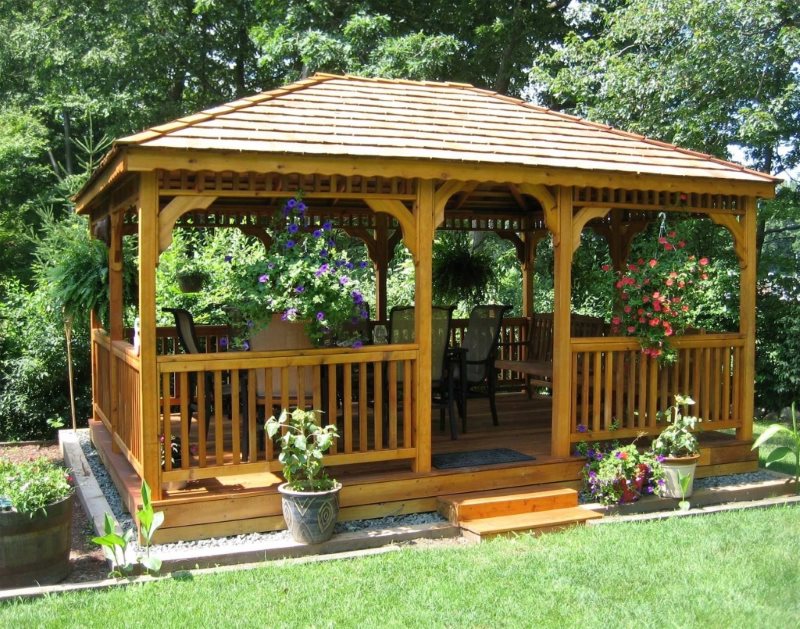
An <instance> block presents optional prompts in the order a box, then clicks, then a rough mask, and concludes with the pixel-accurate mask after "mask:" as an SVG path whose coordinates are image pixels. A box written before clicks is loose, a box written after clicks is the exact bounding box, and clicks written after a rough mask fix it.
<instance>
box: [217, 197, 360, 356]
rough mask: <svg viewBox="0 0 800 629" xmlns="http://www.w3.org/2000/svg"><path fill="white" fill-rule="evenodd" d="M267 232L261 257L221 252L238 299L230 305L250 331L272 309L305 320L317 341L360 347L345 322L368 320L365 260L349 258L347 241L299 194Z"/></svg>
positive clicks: (229, 280) (358, 340)
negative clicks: (264, 253) (312, 212)
mask: <svg viewBox="0 0 800 629" xmlns="http://www.w3.org/2000/svg"><path fill="white" fill-rule="evenodd" d="M270 236H271V238H272V246H271V247H270V250H269V255H268V256H267V258H266V259H264V260H255V261H250V260H239V259H234V258H232V257H231V256H226V261H227V262H228V263H229V264H228V268H227V271H226V275H228V282H229V283H230V284H231V285H232V286H231V288H232V290H231V293H232V294H233V295H236V296H238V298H239V299H238V302H237V303H232V304H229V305H230V306H234V307H235V308H236V309H237V310H239V312H240V313H241V317H242V320H244V321H245V322H247V326H248V327H249V328H251V330H256V329H258V328H259V327H263V326H264V325H266V324H267V323H268V321H269V319H268V316H269V315H270V314H271V313H280V314H281V317H282V318H283V319H284V320H288V321H295V320H300V321H305V322H306V330H307V332H308V335H309V337H310V338H311V339H312V341H314V342H315V343H317V344H321V343H323V342H324V341H326V340H336V341H337V342H339V343H340V344H342V343H347V344H350V345H352V346H353V347H360V346H361V345H362V344H363V339H361V338H359V337H358V335H357V333H355V332H348V330H347V326H348V324H350V325H353V324H357V323H358V322H360V321H362V320H365V319H368V318H369V309H368V307H367V303H366V301H365V299H364V295H363V292H362V290H361V288H360V282H359V280H358V275H359V274H360V273H363V270H364V269H366V268H367V267H368V266H369V264H368V263H367V262H366V261H363V260H362V261H360V262H354V261H352V260H351V259H350V253H349V251H348V248H347V242H348V240H349V239H347V238H345V237H344V236H343V235H342V234H341V233H340V232H339V231H338V230H336V229H334V228H333V224H332V223H331V221H325V222H323V223H321V224H320V223H319V222H318V221H315V220H314V219H312V218H311V217H310V216H309V214H308V207H307V206H306V204H305V203H303V201H302V200H301V199H300V198H299V197H298V198H294V199H289V200H288V201H287V203H286V205H285V206H284V208H283V212H282V213H281V214H280V215H279V216H278V217H277V218H276V219H275V222H274V223H273V225H272V228H271V230H270Z"/></svg>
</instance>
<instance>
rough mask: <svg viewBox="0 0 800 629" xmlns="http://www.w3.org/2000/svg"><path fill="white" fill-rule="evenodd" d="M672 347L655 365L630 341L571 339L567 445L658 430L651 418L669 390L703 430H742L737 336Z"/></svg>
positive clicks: (689, 339) (690, 339) (705, 337)
mask: <svg viewBox="0 0 800 629" xmlns="http://www.w3.org/2000/svg"><path fill="white" fill-rule="evenodd" d="M672 345H673V347H675V349H676V350H677V353H678V359H677V360H676V361H675V362H674V363H673V364H671V365H661V364H660V363H659V362H658V360H656V359H653V358H650V357H648V356H646V355H644V354H643V353H642V352H641V349H640V346H639V343H638V341H637V340H636V339H635V338H634V339H632V338H628V337H602V338H581V339H573V340H572V343H571V347H572V412H571V418H570V419H571V430H570V432H571V438H572V440H573V441H580V440H584V439H613V438H617V437H619V438H623V437H633V436H636V435H638V434H641V433H645V434H648V435H655V434H657V433H658V432H660V431H661V429H662V428H663V424H658V425H657V424H656V421H657V413H658V412H659V411H663V410H666V409H667V408H668V407H669V406H671V405H672V404H674V395H675V394H676V393H680V394H682V395H689V396H691V397H692V398H693V399H694V400H695V402H696V404H695V406H694V407H693V408H691V409H690V413H691V414H693V415H697V416H698V417H701V418H702V419H703V421H702V423H701V424H700V428H701V429H702V430H718V429H722V428H738V427H741V426H742V420H743V418H742V416H741V410H740V409H741V408H742V406H741V404H742V395H743V387H742V382H741V368H740V365H741V360H742V350H743V347H744V337H743V336H741V335H739V334H702V335H696V336H695V335H693V336H683V337H680V338H675V339H674V340H673V341H672ZM556 386H558V385H557V384H556Z"/></svg>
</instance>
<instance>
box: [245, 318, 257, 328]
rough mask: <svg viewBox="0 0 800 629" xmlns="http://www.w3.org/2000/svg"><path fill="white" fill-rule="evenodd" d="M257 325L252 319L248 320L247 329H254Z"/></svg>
mask: <svg viewBox="0 0 800 629" xmlns="http://www.w3.org/2000/svg"><path fill="white" fill-rule="evenodd" d="M254 325H255V323H253V322H252V321H251V320H250V319H248V320H247V327H248V328H252V327H253V326H254Z"/></svg>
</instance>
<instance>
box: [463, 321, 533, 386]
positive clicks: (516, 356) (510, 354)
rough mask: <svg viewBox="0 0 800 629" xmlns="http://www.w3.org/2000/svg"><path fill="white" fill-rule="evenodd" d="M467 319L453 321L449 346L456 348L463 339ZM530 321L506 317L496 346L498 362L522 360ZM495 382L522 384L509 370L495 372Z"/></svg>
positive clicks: (515, 373) (521, 380) (518, 375)
mask: <svg viewBox="0 0 800 629" xmlns="http://www.w3.org/2000/svg"><path fill="white" fill-rule="evenodd" d="M468 323H469V319H453V322H452V326H451V330H450V344H451V345H452V346H458V345H460V344H461V340H462V339H463V338H464V332H465V331H466V329H467V324H468ZM529 325H530V321H529V320H528V319H527V318H525V317H506V318H504V319H503V324H502V327H501V328H500V339H499V341H498V346H497V358H498V359H499V360H524V359H525V353H526V341H527V340H528V337H527V335H528V327H529ZM497 382H498V384H500V385H512V384H513V385H517V384H522V383H523V382H524V380H523V377H522V374H519V373H517V372H513V371H509V370H506V369H504V370H500V371H498V372H497Z"/></svg>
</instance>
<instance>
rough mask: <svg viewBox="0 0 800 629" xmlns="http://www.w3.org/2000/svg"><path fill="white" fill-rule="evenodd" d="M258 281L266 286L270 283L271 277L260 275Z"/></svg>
mask: <svg viewBox="0 0 800 629" xmlns="http://www.w3.org/2000/svg"><path fill="white" fill-rule="evenodd" d="M258 281H259V282H260V283H261V284H266V283H267V282H269V275H267V274H266V273H264V275H260V276H259V277H258Z"/></svg>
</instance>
